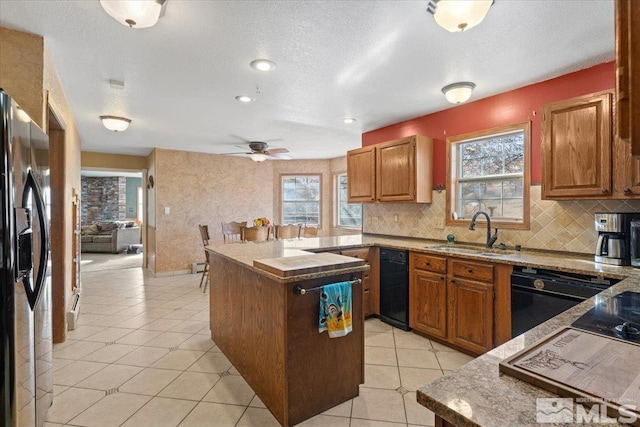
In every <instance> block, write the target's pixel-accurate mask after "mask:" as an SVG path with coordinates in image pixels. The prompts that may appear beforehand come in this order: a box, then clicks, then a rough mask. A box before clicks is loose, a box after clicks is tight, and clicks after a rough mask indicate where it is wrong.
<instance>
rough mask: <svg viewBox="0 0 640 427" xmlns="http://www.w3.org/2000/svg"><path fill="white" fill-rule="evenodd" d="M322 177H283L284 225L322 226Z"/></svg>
mask: <svg viewBox="0 0 640 427" xmlns="http://www.w3.org/2000/svg"><path fill="white" fill-rule="evenodd" d="M321 182H322V175H296V176H294V175H284V176H282V224H302V225H305V226H306V225H311V226H318V227H319V226H320V201H321V193H322V192H321V190H320V187H321Z"/></svg>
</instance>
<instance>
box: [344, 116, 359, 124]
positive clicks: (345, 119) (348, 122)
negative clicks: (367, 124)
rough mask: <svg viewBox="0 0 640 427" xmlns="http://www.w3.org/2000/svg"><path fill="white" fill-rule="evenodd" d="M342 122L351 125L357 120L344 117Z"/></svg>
mask: <svg viewBox="0 0 640 427" xmlns="http://www.w3.org/2000/svg"><path fill="white" fill-rule="evenodd" d="M342 121H343V122H345V123H346V124H351V123H353V122H355V121H357V120H356V119H354V118H353V117H345V118H344V119H342Z"/></svg>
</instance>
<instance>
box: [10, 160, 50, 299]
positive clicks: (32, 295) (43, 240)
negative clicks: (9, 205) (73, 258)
mask: <svg viewBox="0 0 640 427" xmlns="http://www.w3.org/2000/svg"><path fill="white" fill-rule="evenodd" d="M29 192H31V193H32V195H33V202H34V204H35V207H36V211H37V212H38V222H39V223H40V224H39V225H40V226H39V227H38V228H39V229H40V236H39V238H40V244H39V247H40V256H39V263H38V273H37V277H36V278H35V283H34V284H33V288H32V287H31V284H30V283H29V282H30V280H29V271H30V270H31V269H33V266H32V265H31V266H29V267H30V268H29V270H26V272H23V271H20V273H19V274H20V275H21V276H22V283H23V284H24V287H25V291H26V293H27V299H28V300H29V305H30V306H31V309H32V310H33V309H34V308H35V306H36V304H37V303H38V299H39V298H40V293H41V292H42V287H43V284H44V281H45V280H46V270H47V264H48V262H49V235H48V233H47V224H46V211H45V205H44V199H43V197H42V191H41V190H40V185H39V184H38V180H37V179H36V177H35V175H34V174H33V170H29V173H28V174H27V180H26V182H25V186H24V191H23V193H22V206H23V208H21V209H22V210H23V211H26V212H29V209H26V208H24V206H26V205H27V204H28V203H29ZM19 209H20V208H18V209H16V218H17V217H18V216H19V214H18V211H19ZM27 216H28V217H30V216H31V215H27ZM30 222H31V221H30V218H29V223H30ZM17 225H18V223H17ZM29 229H31V227H29ZM24 240H25V241H26V240H27V239H26V238H25V239H24ZM28 240H29V244H28V245H25V249H24V250H23V249H20V250H21V251H26V246H29V253H28V254H26V253H24V252H20V253H19V258H20V259H22V257H23V254H24V256H25V257H27V256H28V257H29V259H31V248H33V233H32V232H31V231H29V233H28ZM19 241H20V243H22V240H21V239H19ZM20 270H22V267H20Z"/></svg>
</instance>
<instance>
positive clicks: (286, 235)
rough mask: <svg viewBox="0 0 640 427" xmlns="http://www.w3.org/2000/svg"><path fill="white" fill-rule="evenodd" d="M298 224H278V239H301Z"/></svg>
mask: <svg viewBox="0 0 640 427" xmlns="http://www.w3.org/2000/svg"><path fill="white" fill-rule="evenodd" d="M301 227H302V226H301V225H300V224H298V225H293V224H292V225H276V233H275V235H276V239H299V238H300V228H301Z"/></svg>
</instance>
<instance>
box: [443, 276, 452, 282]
mask: <svg viewBox="0 0 640 427" xmlns="http://www.w3.org/2000/svg"><path fill="white" fill-rule="evenodd" d="M444 279H445V277H444V276H440V280H444ZM454 280H455V279H454ZM452 282H453V280H452Z"/></svg>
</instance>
